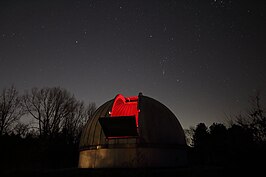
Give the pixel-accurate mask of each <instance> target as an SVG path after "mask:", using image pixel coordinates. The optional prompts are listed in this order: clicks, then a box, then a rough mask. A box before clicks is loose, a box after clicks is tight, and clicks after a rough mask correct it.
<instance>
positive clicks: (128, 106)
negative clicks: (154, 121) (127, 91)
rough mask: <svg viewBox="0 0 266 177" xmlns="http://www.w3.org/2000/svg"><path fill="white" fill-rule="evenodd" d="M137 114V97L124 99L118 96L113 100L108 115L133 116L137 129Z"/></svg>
mask: <svg viewBox="0 0 266 177" xmlns="http://www.w3.org/2000/svg"><path fill="white" fill-rule="evenodd" d="M138 113H139V109H138V96H132V97H124V96H123V95H121V94H119V95H117V96H116V98H115V101H114V104H113V107H112V111H111V113H110V114H111V117H118V116H134V117H135V119H136V126H137V127H138Z"/></svg>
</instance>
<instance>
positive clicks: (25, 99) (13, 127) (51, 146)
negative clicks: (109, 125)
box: [0, 86, 96, 171]
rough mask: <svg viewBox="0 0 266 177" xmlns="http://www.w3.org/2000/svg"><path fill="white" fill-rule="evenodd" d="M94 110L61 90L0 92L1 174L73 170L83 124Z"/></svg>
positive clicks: (9, 90)
mask: <svg viewBox="0 0 266 177" xmlns="http://www.w3.org/2000/svg"><path fill="white" fill-rule="evenodd" d="M95 110H96V105H95V103H93V102H92V103H90V104H89V105H85V104H84V103H83V102H82V101H79V100H77V99H76V98H75V97H74V95H73V94H71V93H70V92H68V91H67V90H66V89H63V88H60V87H51V88H49V87H45V88H32V89H31V90H28V91H25V92H24V93H23V94H19V92H18V90H17V89H16V88H15V87H14V86H12V87H10V88H5V89H3V90H2V92H1V93H0V159H1V160H0V171H1V169H2V170H12V169H27V168H29V169H34V168H35V169H42V168H67V167H76V166H77V163H78V143H79V138H80V134H81V131H82V127H83V125H84V124H85V123H86V122H87V120H88V119H89V118H90V117H91V116H92V114H93V112H94V111H95Z"/></svg>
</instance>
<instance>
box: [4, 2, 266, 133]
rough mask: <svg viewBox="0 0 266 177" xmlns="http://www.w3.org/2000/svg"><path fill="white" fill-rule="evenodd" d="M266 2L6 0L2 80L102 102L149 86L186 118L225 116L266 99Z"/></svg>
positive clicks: (188, 122)
mask: <svg viewBox="0 0 266 177" xmlns="http://www.w3.org/2000/svg"><path fill="white" fill-rule="evenodd" d="M264 4H265V3H263V1H247V0H245V1H243V0H184V1H183V0H142V1H140V0H84V1H78V0H75V1H74V0H73V1H70V0H64V1H63V0H55V1H47V0H24V1H18V0H17V1H15V0H14V1H13V0H1V1H0V88H1V89H3V88H5V87H10V86H11V85H12V84H13V85H14V86H15V87H16V88H18V90H19V91H20V92H21V93H24V90H29V89H31V88H32V87H38V88H42V87H53V86H60V87H62V88H65V89H67V90H68V91H70V92H71V93H73V94H74V95H75V96H76V98H77V99H79V100H83V101H84V102H85V103H90V102H95V103H96V105H97V106H100V105H102V104H103V103H104V102H106V101H108V100H110V99H112V98H114V97H115V96H116V95H117V94H118V93H121V94H123V95H124V96H134V95H138V93H139V92H142V93H143V95H146V96H149V97H152V98H155V99H156V100H158V101H160V102H161V103H163V104H165V105H166V106H167V107H168V108H170V109H171V110H172V112H173V113H174V114H175V115H176V116H177V117H178V119H179V121H180V123H181V125H182V126H183V128H188V127H189V126H195V125H196V124H198V123H200V122H204V123H205V124H206V125H211V124H212V123H213V122H222V123H223V122H225V119H226V115H234V114H238V113H240V112H241V111H245V109H246V108H247V107H248V105H249V102H248V101H249V98H250V96H252V95H254V94H255V93H256V92H257V91H261V95H262V98H263V99H264V100H266V96H265V95H266V93H265V92H266V91H265V89H266V73H265V68H266V34H265V32H266V7H265V5H264Z"/></svg>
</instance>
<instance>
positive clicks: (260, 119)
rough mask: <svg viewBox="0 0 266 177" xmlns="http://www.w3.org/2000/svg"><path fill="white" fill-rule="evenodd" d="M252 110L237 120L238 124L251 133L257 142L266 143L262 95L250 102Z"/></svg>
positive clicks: (265, 121) (265, 119)
mask: <svg viewBox="0 0 266 177" xmlns="http://www.w3.org/2000/svg"><path fill="white" fill-rule="evenodd" d="M250 103H251V105H250V108H249V109H248V110H247V112H246V113H245V114H241V115H239V116H237V118H236V121H235V122H236V124H237V125H240V126H241V127H243V128H245V129H246V130H247V131H251V132H252V134H253V138H254V140H255V141H257V142H265V141H266V115H265V112H264V110H263V108H262V106H261V98H260V93H257V94H256V96H255V97H253V98H251V100H250Z"/></svg>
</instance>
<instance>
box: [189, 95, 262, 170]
mask: <svg viewBox="0 0 266 177" xmlns="http://www.w3.org/2000/svg"><path fill="white" fill-rule="evenodd" d="M250 103H251V105H250V107H249V108H248V109H247V111H246V112H245V113H244V114H240V115H237V116H235V117H232V119H231V120H230V121H228V124H229V125H227V126H225V125H224V124H223V123H213V124H212V125H211V126H209V127H207V126H206V124H205V123H199V124H198V125H197V126H196V127H194V128H190V129H188V130H185V133H186V138H187V143H188V144H189V145H190V147H191V148H190V150H189V162H190V165H192V166H194V165H195V166H221V167H229V168H236V167H239V168H241V169H245V168H251V167H255V168H260V167H262V166H263V165H264V161H265V159H266V116H265V112H264V109H263V107H262V105H261V100H260V95H259V94H257V95H256V96H255V97H254V98H252V99H251V100H250Z"/></svg>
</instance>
